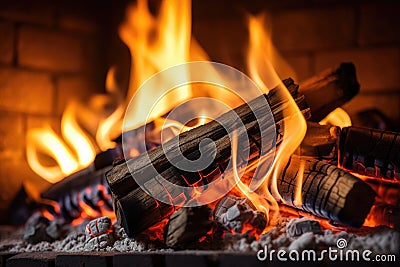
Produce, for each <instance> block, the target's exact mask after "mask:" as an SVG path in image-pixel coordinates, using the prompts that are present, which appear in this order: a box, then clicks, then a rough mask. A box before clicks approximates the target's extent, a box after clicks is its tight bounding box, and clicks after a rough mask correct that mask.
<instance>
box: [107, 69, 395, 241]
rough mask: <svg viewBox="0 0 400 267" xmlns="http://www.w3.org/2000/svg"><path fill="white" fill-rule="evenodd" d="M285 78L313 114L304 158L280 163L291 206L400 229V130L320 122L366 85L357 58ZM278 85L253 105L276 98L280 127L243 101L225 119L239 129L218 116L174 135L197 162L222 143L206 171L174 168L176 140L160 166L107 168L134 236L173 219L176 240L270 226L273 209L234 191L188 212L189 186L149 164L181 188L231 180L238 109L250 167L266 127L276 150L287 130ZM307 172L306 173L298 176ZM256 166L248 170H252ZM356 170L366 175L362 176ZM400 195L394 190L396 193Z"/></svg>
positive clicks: (141, 161) (171, 235) (164, 149)
mask: <svg viewBox="0 0 400 267" xmlns="http://www.w3.org/2000/svg"><path fill="white" fill-rule="evenodd" d="M283 85H284V86H285V87H286V88H288V90H289V92H290V94H291V95H292V97H293V99H294V100H295V102H296V104H297V105H298V107H299V109H300V110H301V112H302V113H303V115H304V117H305V118H306V119H307V120H308V122H307V133H306V136H305V138H304V140H303V141H302V144H301V145H300V149H299V150H298V151H300V152H299V155H292V157H291V158H290V160H289V161H288V162H287V164H286V166H285V167H284V168H283V169H282V170H279V176H278V183H277V185H278V190H279V193H280V194H281V196H282V198H283V201H284V205H287V206H290V207H292V208H294V209H296V210H299V211H301V212H302V213H308V214H310V215H312V216H318V217H321V218H325V219H328V220H333V221H335V222H337V223H340V224H342V225H348V226H353V227H360V226H361V225H363V223H364V221H365V219H366V218H367V221H368V220H369V221H374V223H375V224H376V225H380V224H383V225H388V226H390V227H396V228H400V220H399V212H398V211H399V209H400V208H399V207H400V197H399V196H398V195H399V194H398V192H399V188H398V187H399V185H398V183H396V182H395V181H396V180H397V179H400V170H399V168H400V140H398V138H397V133H392V132H382V131H379V130H373V129H366V128H358V127H345V128H343V129H340V128H339V127H335V126H322V125H319V124H318V123H316V122H318V121H320V120H321V119H323V118H324V117H325V116H326V115H328V114H329V113H330V112H331V111H333V110H334V109H336V108H337V107H340V106H341V105H343V104H344V103H346V102H347V101H349V100H350V99H351V98H352V97H354V96H355V95H356V94H357V93H358V91H359V84H358V82H357V79H356V72H355V67H354V65H353V64H352V63H342V64H340V65H339V66H338V67H334V68H331V69H328V70H326V71H324V72H321V73H320V74H319V75H316V76H314V77H312V78H310V79H309V80H307V81H305V82H303V83H301V84H300V86H298V85H296V84H295V83H294V81H293V80H292V79H286V80H284V81H283ZM280 86H282V85H280ZM279 92H280V90H279V88H275V89H272V90H271V91H270V92H269V93H268V94H267V95H262V96H260V97H258V98H256V99H254V100H252V102H251V106H252V107H253V108H254V107H255V108H256V109H257V108H258V109H259V110H257V112H261V114H262V112H264V111H263V110H262V108H263V105H262V103H263V102H264V101H265V100H267V101H268V103H269V105H270V108H271V111H272V113H273V117H274V125H271V122H269V121H268V120H265V121H263V119H261V120H259V121H257V120H256V118H255V116H254V114H253V112H252V110H251V109H250V107H249V105H247V104H243V105H241V106H239V107H237V108H236V109H234V110H233V111H230V112H228V113H225V114H223V115H222V116H221V117H220V118H219V119H218V121H222V122H225V123H224V125H232V129H224V128H223V127H222V126H221V125H220V124H219V123H217V122H216V121H211V122H209V123H207V124H205V125H202V126H199V127H197V128H194V129H192V130H190V131H187V132H184V133H182V134H180V135H179V136H177V137H175V139H178V140H179V148H180V149H181V151H182V152H183V154H184V155H185V156H186V157H187V158H188V159H190V160H194V159H197V158H198V157H199V155H200V151H199V149H198V147H199V143H200V142H201V141H202V140H203V139H205V138H210V139H211V140H213V141H214V143H215V145H216V150H217V153H216V156H215V160H214V161H213V162H212V163H211V164H210V166H208V167H207V168H206V169H204V170H200V171H198V172H194V173H193V172H187V171H183V170H180V169H178V168H176V167H175V166H176V164H174V165H173V164H172V163H171V162H170V161H169V160H168V159H167V157H166V155H165V154H169V155H168V158H169V159H171V158H172V159H174V150H176V147H174V146H173V145H172V142H171V141H169V142H166V143H165V144H163V145H162V146H159V147H155V148H154V146H152V148H153V149H152V150H150V151H149V152H148V157H149V158H150V160H151V166H149V162H148V161H147V160H146V157H145V156H144V155H139V156H138V157H135V158H133V159H127V160H126V161H118V162H115V164H114V166H113V168H112V169H111V170H109V171H108V172H107V173H106V178H107V182H108V185H109V189H110V191H111V195H112V197H113V206H114V211H115V213H116V215H117V219H118V221H119V223H120V224H121V225H122V226H123V227H124V229H125V232H126V233H127V235H128V236H130V237H133V236H136V235H138V234H139V233H142V232H143V231H144V230H146V229H148V228H149V227H151V226H154V225H156V224H158V223H160V222H162V221H165V220H166V219H169V222H168V224H167V225H166V228H165V229H166V232H165V239H166V243H167V245H169V246H176V245H177V244H179V245H184V244H186V243H187V240H193V238H194V239H196V240H197V239H198V238H201V237H202V236H204V234H205V233H207V232H208V231H209V230H210V229H211V228H215V225H216V224H217V225H220V226H221V225H222V226H223V227H224V228H225V229H228V230H231V231H236V232H241V231H243V230H244V229H246V225H247V226H248V225H251V227H253V229H254V230H255V232H258V233H259V232H262V230H263V229H264V228H265V226H266V225H267V224H268V220H267V215H266V214H263V213H262V212H260V211H257V210H255V208H254V206H252V204H251V203H250V202H249V201H248V200H246V199H244V198H240V197H236V196H233V195H232V194H231V195H228V196H225V197H223V196H221V197H223V198H222V199H221V200H220V201H219V202H218V201H217V202H218V203H214V204H215V207H214V211H211V210H210V208H209V207H206V206H203V207H195V208H181V209H179V206H180V205H183V204H184V203H186V202H187V201H189V200H191V201H193V198H194V196H189V195H183V196H182V194H179V193H180V192H174V191H173V190H171V191H169V190H168V188H165V186H163V185H161V183H159V180H158V179H159V177H157V176H154V172H153V171H149V170H150V168H155V169H156V170H157V172H158V173H159V174H160V175H161V176H162V177H163V179H166V180H168V181H169V182H171V183H173V184H176V185H180V186H198V185H206V184H208V183H210V182H213V181H216V180H218V179H223V178H224V177H223V175H222V173H228V174H229V173H231V170H230V169H229V168H231V166H228V162H229V161H230V158H231V145H230V140H229V135H228V133H227V131H230V130H233V127H234V125H235V123H234V119H235V117H236V116H233V112H234V113H236V114H237V116H239V117H240V119H241V120H242V122H243V125H244V126H245V127H244V128H245V129H244V130H242V132H240V131H239V132H238V135H239V137H240V136H241V135H247V136H248V138H249V147H247V148H246V147H240V145H241V144H239V147H240V149H247V150H248V151H249V157H248V159H247V161H248V163H250V164H249V166H250V165H252V164H251V163H253V162H256V161H258V160H259V159H260V156H262V155H263V153H264V151H260V143H259V142H260V136H261V135H262V133H263V132H264V131H267V130H270V129H271V128H270V127H272V126H275V130H276V136H277V138H276V146H277V148H279V144H280V143H281V141H282V137H283V136H284V134H285V133H284V132H283V129H284V127H283V125H284V123H285V118H284V116H283V114H284V112H283V111H282V107H284V106H285V100H284V99H283V98H282V96H281V95H280V93H279ZM265 112H266V111H265ZM236 114H235V115H236ZM145 127H147V126H145ZM239 140H240V138H239ZM205 151H207V148H206V150H205ZM203 153H204V151H203ZM238 166H240V162H239V164H238ZM300 166H302V167H304V168H300ZM337 166H340V168H339V167H337ZM299 169H302V170H303V173H299ZM130 170H133V171H132V172H131V171H130ZM252 171H254V170H253V169H251V168H246V169H245V173H246V175H247V176H248V175H251V173H252ZM133 176H134V177H135V178H138V179H140V180H141V184H144V187H145V190H143V189H142V188H141V187H140V186H139V185H138V184H137V183H136V182H135V179H134V178H133ZM299 176H301V177H302V185H301V189H302V202H301V204H300V205H299V204H298V203H297V202H296V201H295V192H296V188H297V187H298V186H299V185H298V184H297V183H296V179H297V178H298V177H299ZM356 176H363V177H362V179H360V178H358V177H356ZM364 177H365V178H364ZM391 192H395V193H394V194H395V196H393V194H391ZM148 193H151V195H158V196H160V197H162V198H164V199H165V198H166V197H165V195H166V194H167V195H168V197H169V198H170V199H171V202H170V203H168V204H167V203H163V202H160V201H157V200H156V199H155V198H153V197H152V196H151V195H149V194H148ZM376 195H377V197H376ZM296 203H297V204H296ZM371 207H372V209H371ZM368 214H369V215H368ZM367 216H368V217H367ZM371 216H372V217H371ZM371 224H372V223H371ZM186 229H191V230H189V231H186ZM193 229H196V231H194V230H193ZM187 232H191V234H190V237H188V236H186V235H187Z"/></svg>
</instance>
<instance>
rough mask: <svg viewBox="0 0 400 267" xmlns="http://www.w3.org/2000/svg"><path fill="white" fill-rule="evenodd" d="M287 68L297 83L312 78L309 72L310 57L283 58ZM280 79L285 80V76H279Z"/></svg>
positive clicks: (310, 71)
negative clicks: (291, 70)
mask: <svg viewBox="0 0 400 267" xmlns="http://www.w3.org/2000/svg"><path fill="white" fill-rule="evenodd" d="M284 59H285V60H286V61H287V63H288V64H289V66H291V67H292V68H293V70H294V72H295V74H296V77H292V78H293V79H295V81H296V82H297V83H300V82H301V81H304V80H306V79H308V78H310V77H311V76H312V74H313V73H312V70H311V57H310V56H308V55H305V56H284ZM281 78H282V79H285V78H287V77H286V76H284V77H283V76H281Z"/></svg>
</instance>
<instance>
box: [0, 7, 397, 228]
mask: <svg viewBox="0 0 400 267" xmlns="http://www.w3.org/2000/svg"><path fill="white" fill-rule="evenodd" d="M128 2H129V1H128V0H121V1H108V0H107V1H94V0H93V1H90V0H88V1H74V0H70V1H67V0H60V1H50V0H41V1H28V0H25V1H24V0H18V1H3V2H2V3H1V4H0V162H1V163H0V215H1V214H2V212H3V211H4V210H5V208H6V207H7V206H8V205H9V203H10V201H11V200H12V199H13V197H14V196H15V194H16V193H17V191H18V190H19V188H20V186H21V184H22V182H23V181H30V182H33V184H34V185H35V187H38V188H39V190H40V189H41V188H43V187H45V186H46V183H44V180H43V179H41V178H40V177H38V176H37V175H36V174H35V173H33V172H32V171H31V170H30V168H29V167H28V165H27V163H26V159H25V135H26V132H27V130H28V129H30V128H33V127H37V126H41V125H44V124H46V123H50V124H52V125H53V127H54V128H55V129H58V128H59V124H60V116H61V113H62V111H63V110H64V108H65V106H66V103H68V102H69V100H71V99H72V98H78V99H83V100H84V99H87V98H88V97H89V96H90V95H91V94H93V93H95V92H102V91H103V90H104V89H103V88H104V80H105V74H106V70H107V67H108V66H109V65H110V64H108V60H109V57H111V58H113V59H115V58H116V59H118V60H117V61H123V65H124V66H125V68H122V69H123V70H125V71H122V72H124V73H129V71H128V70H127V67H126V66H129V54H127V49H126V47H124V46H123V45H122V44H121V42H118V41H116V40H115V39H116V35H117V25H118V24H119V23H120V22H121V21H122V19H123V15H124V9H125V6H126V4H127V3H128ZM150 2H152V3H153V2H156V1H150ZM399 8H400V4H399V3H397V2H396V1H389V0H383V1H378V0H375V1H373V0H365V1H361V0H359V1H356V0H353V1H344V0H339V1H337V0H336V1H335V0H323V1H317V0H282V1H265V0H254V1H244V0H219V1H214V0H201V1H197V0H194V1H193V8H192V9H193V32H194V35H195V37H196V39H197V40H198V41H199V43H200V44H201V45H202V46H203V47H204V49H205V50H206V52H207V53H208V54H209V55H210V58H211V59H212V60H215V61H219V62H223V63H227V64H230V65H232V66H234V67H237V68H239V69H240V70H243V71H245V70H246V67H245V61H246V60H245V57H246V49H247V46H248V44H247V40H248V31H247V29H246V15H245V14H246V13H252V14H257V13H259V12H261V11H266V12H267V17H266V18H267V20H266V21H267V22H266V27H267V28H271V30H272V39H273V42H274V44H275V46H276V47H277V49H278V50H279V51H280V53H281V54H282V55H283V57H284V58H285V59H286V60H287V61H288V62H289V63H290V64H291V66H292V67H293V68H294V70H295V71H296V73H297V76H298V81H301V80H304V79H306V78H308V77H310V76H312V75H314V74H316V73H318V72H319V71H321V70H323V69H325V68H328V67H331V66H333V65H336V64H338V63H340V62H342V61H353V62H354V63H355V65H356V68H357V74H358V79H359V82H360V84H361V92H360V94H359V95H358V96H356V97H355V98H354V99H353V100H352V101H351V102H350V103H348V104H346V105H345V107H344V108H345V109H346V110H347V111H348V112H349V113H350V115H351V116H352V118H353V121H354V122H355V123H356V124H357V123H358V124H359V123H360V122H358V121H357V113H358V112H359V111H362V110H366V109H377V110H379V111H380V112H382V113H383V114H384V115H385V116H386V117H388V119H389V120H390V122H391V124H392V129H394V130H400V86H399V84H400V75H399V74H400V27H399V22H398V18H397V12H398V10H399ZM110 36H111V38H110ZM110 51H112V53H110ZM113 59H111V60H113ZM282 78H284V77H282ZM121 80H122V81H123V83H125V85H126V83H127V82H126V81H127V78H126V77H122V78H121ZM122 87H124V86H122ZM0 218H4V216H0ZM0 221H1V219H0Z"/></svg>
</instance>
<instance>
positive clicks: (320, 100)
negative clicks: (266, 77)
mask: <svg viewBox="0 0 400 267" xmlns="http://www.w3.org/2000/svg"><path fill="white" fill-rule="evenodd" d="M359 89H360V85H359V84H358V82H357V77H356V69H355V66H354V64H353V63H341V64H340V65H339V66H338V67H333V68H330V69H327V70H325V71H323V72H321V73H319V74H317V75H316V76H314V77H312V78H310V79H308V80H306V81H304V82H302V83H301V84H300V90H299V91H300V93H302V94H304V95H305V97H306V99H307V103H308V104H309V106H310V109H311V111H312V114H311V118H310V120H311V121H315V122H319V121H320V120H322V119H323V118H325V117H326V116H327V115H328V114H329V113H330V112H332V111H333V110H335V109H336V108H338V107H340V106H342V105H343V104H344V103H346V102H347V101H349V100H350V99H352V98H353V97H354V96H355V95H356V94H357V93H358V91H359Z"/></svg>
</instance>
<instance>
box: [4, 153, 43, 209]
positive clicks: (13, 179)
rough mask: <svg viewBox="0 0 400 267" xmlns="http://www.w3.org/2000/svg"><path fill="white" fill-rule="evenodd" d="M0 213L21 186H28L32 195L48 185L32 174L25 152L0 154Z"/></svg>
mask: <svg viewBox="0 0 400 267" xmlns="http://www.w3.org/2000/svg"><path fill="white" fill-rule="evenodd" d="M0 161H1V162H2V164H0V188H1V190H0V212H1V211H5V210H6V209H7V208H8V207H9V205H10V204H11V202H12V200H13V199H14V197H15V195H16V194H17V193H18V192H19V190H20V189H21V185H22V184H24V185H25V186H26V185H28V186H29V188H30V190H32V193H38V192H42V191H43V190H45V189H46V188H47V187H48V186H49V183H48V182H46V181H45V180H44V179H43V178H41V177H39V176H38V175H37V174H36V173H34V172H33V171H32V170H31V169H30V167H29V166H28V163H27V162H26V160H25V152H24V151H23V152H18V153H14V154H11V153H7V154H3V153H1V154H0Z"/></svg>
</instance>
